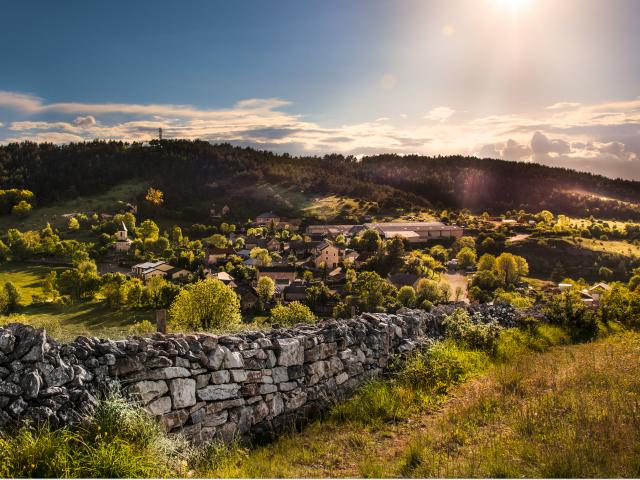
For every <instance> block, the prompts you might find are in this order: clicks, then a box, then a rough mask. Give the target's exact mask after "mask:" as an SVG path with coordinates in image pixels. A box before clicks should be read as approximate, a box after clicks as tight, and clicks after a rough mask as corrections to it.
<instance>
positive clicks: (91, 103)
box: [0, 0, 640, 180]
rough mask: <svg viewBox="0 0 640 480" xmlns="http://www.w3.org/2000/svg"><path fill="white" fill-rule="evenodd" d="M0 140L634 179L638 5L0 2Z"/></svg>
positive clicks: (619, 1)
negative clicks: (456, 164) (439, 158)
mask: <svg viewBox="0 0 640 480" xmlns="http://www.w3.org/2000/svg"><path fill="white" fill-rule="evenodd" d="M3 19H4V20H5V21H4V22H3V26H2V28H1V29H0V64H1V65H2V67H1V68H0V143H9V142H15V141H22V140H32V141H47V142H54V143H65V142H75V141H83V140H92V139H95V138H100V139H118V140H127V141H146V140H149V139H152V138H154V137H156V136H157V129H158V128H159V127H162V129H163V132H164V137H165V138H199V139H203V140H209V141H212V142H231V143H234V144H238V145H249V146H254V147H257V148H261V149H268V150H273V151H277V152H289V153H291V154H302V155H314V154H319V155H322V154H325V153H332V152H337V153H343V154H345V155H347V154H349V155H356V156H361V155H369V154H375V153H387V152H393V153H399V154H413V153H420V154H427V155H438V154H442V155H448V154H463V155H477V156H480V157H491V158H503V159H506V160H518V161H534V162H538V163H543V164H547V165H554V166H563V167H567V168H575V169H578V170H585V171H591V172H595V173H601V174H604V175H607V176H612V177H622V178H628V179H636V180H640V54H639V53H638V48H639V46H640V28H638V26H637V25H638V20H640V1H636V0H606V1H605V0H432V1H430V0H393V1H391V0H322V1H300V0H270V1H265V0H255V1H254V0H234V1H233V2H223V1H214V0H206V1H204V0H203V1H198V0H185V1H181V2H178V1H173V2H168V1H163V0H154V1H145V0H137V1H117V0H111V1H109V2H94V1H86V0H84V1H73V0H67V1H64V2H51V1H49V0H46V1H45V0H42V1H35V0H21V1H20V2H7V3H5V4H4V5H3Z"/></svg>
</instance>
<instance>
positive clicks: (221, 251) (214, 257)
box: [207, 245, 236, 265]
mask: <svg viewBox="0 0 640 480" xmlns="http://www.w3.org/2000/svg"><path fill="white" fill-rule="evenodd" d="M234 253H236V252H235V250H234V249H233V248H231V247H224V248H220V247H216V246H214V245H211V246H209V248H207V263H208V264H209V265H214V264H216V263H218V262H219V261H220V260H224V259H225V258H227V257H228V256H229V255H233V254H234Z"/></svg>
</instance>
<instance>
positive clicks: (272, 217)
mask: <svg viewBox="0 0 640 480" xmlns="http://www.w3.org/2000/svg"><path fill="white" fill-rule="evenodd" d="M271 222H273V223H275V224H278V223H280V216H279V215H276V214H275V213H273V212H264V213H261V214H260V215H258V216H257V217H256V222H255V223H256V225H269V224H270V223H271Z"/></svg>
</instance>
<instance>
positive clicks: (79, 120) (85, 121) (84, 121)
mask: <svg viewBox="0 0 640 480" xmlns="http://www.w3.org/2000/svg"><path fill="white" fill-rule="evenodd" d="M73 124H74V125H77V126H79V127H90V126H92V125H95V124H96V119H95V117H94V116H93V115H87V116H86V117H76V119H75V120H74V121H73Z"/></svg>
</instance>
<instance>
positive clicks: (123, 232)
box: [116, 222, 132, 252]
mask: <svg viewBox="0 0 640 480" xmlns="http://www.w3.org/2000/svg"><path fill="white" fill-rule="evenodd" d="M131 243H132V242H131V239H130V238H129V232H128V230H127V226H126V225H125V224H124V222H120V228H119V229H118V231H117V232H116V252H128V251H129V249H130V248H131Z"/></svg>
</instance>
